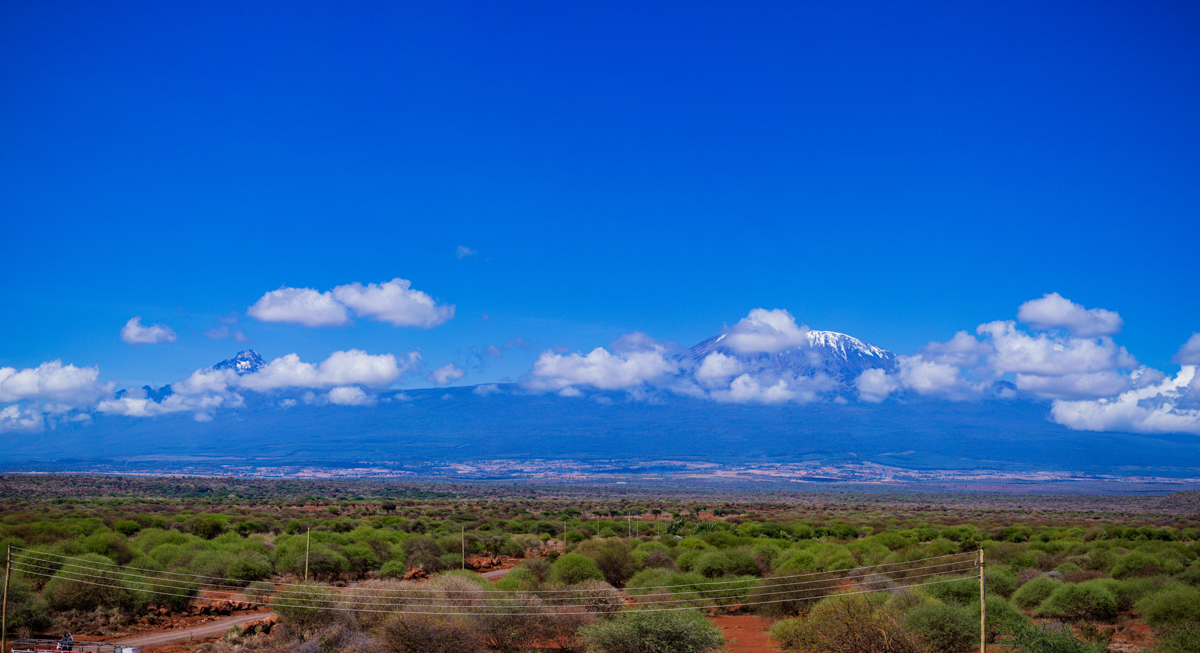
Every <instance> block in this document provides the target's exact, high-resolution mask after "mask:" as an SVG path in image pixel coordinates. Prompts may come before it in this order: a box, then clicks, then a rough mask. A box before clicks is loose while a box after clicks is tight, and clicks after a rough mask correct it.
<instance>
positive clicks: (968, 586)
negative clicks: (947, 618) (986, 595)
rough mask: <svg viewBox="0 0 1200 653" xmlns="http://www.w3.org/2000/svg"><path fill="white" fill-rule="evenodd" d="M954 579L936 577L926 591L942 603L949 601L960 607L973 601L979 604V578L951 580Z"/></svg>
mask: <svg viewBox="0 0 1200 653" xmlns="http://www.w3.org/2000/svg"><path fill="white" fill-rule="evenodd" d="M952 578H953V576H934V577H933V578H931V579H929V580H930V581H931V582H929V584H927V585H926V586H925V591H926V592H928V593H929V595H930V596H932V597H933V598H935V599H940V600H942V601H949V602H951V603H958V604H960V605H967V604H970V603H971V602H972V601H974V602H975V603H979V579H978V578H963V579H960V580H951V579H952ZM939 581H949V582H939ZM985 587H986V585H985Z"/></svg>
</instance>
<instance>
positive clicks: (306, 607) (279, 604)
mask: <svg viewBox="0 0 1200 653" xmlns="http://www.w3.org/2000/svg"><path fill="white" fill-rule="evenodd" d="M26 573H33V572H26ZM33 575H35V576H44V577H47V578H49V577H51V575H50V574H40V573H33ZM938 575H940V574H938ZM68 580H70V581H71V582H75V583H83V584H86V585H94V586H97V587H105V588H109V589H130V588H128V587H125V586H124V585H107V584H104V583H93V582H91V581H85V580H78V579H68ZM962 580H964V579H963V578H950V579H946V580H940V581H928V582H925V583H913V584H910V585H901V586H898V587H885V588H878V589H866V590H860V591H855V592H835V593H833V594H823V595H820V596H813V597H801V598H788V599H775V600H771V601H745V602H740V603H738V605H742V606H747V605H768V604H772V603H788V602H791V601H819V600H821V599H826V598H830V597H835V596H849V595H855V594H870V593H874V592H893V591H896V590H900V589H905V588H909V587H924V586H926V585H938V584H941V583H954V582H959V581H962ZM140 591H143V592H146V593H148V594H157V595H161V596H174V597H179V598H188V599H190V598H193V597H191V596H188V595H185V594H172V593H168V592H156V591H154V590H140ZM534 598H536V597H534ZM205 600H212V599H205ZM292 600H295V599H292ZM513 600H514V602H519V601H520V598H519V597H518V598H515V599H513ZM314 601H315V600H314ZM243 603H249V604H251V605H260V606H264V607H275V608H296V609H302V610H336V611H340V612H365V613H374V614H416V615H447V616H499V617H529V616H545V615H555V616H558V615H580V614H593V613H608V614H614V613H618V612H620V610H597V611H594V612H593V611H588V610H581V611H570V612H555V611H548V610H539V611H536V612H483V611H480V610H479V609H476V610H475V611H472V612H446V611H444V610H438V611H436V612H430V611H417V610H370V609H365V608H347V607H342V606H337V605H329V606H317V605H293V604H288V603H282V602H275V603H266V602H262V601H243ZM454 607H458V606H454ZM572 607H583V606H578V605H576V606H572ZM602 607H609V605H608V604H604V605H603V606H602ZM705 607H709V606H686V607H678V608H638V609H636V610H633V612H674V611H679V610H699V609H703V608H705Z"/></svg>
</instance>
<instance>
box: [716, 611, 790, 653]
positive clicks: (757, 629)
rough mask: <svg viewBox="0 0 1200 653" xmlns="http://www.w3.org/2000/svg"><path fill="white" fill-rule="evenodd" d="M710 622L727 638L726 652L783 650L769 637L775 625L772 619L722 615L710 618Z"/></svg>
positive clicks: (775, 651)
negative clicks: (770, 629) (772, 626)
mask: <svg viewBox="0 0 1200 653" xmlns="http://www.w3.org/2000/svg"><path fill="white" fill-rule="evenodd" d="M709 621H711V622H712V623H713V625H715V626H716V627H717V628H720V629H721V634H722V635H724V636H725V650H726V651H729V653H778V651H781V650H783V649H781V648H779V646H777V645H776V643H775V640H773V639H771V637H770V636H769V635H767V629H769V628H770V627H771V624H772V623H774V622H772V621H771V620H770V619H764V618H762V617H756V616H753V615H722V616H719V617H710V618H709Z"/></svg>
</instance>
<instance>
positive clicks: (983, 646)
mask: <svg viewBox="0 0 1200 653" xmlns="http://www.w3.org/2000/svg"><path fill="white" fill-rule="evenodd" d="M979 653H987V599H986V597H985V596H984V592H983V547H982V546H981V547H979Z"/></svg>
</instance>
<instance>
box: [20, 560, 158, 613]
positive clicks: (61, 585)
mask: <svg viewBox="0 0 1200 653" xmlns="http://www.w3.org/2000/svg"><path fill="white" fill-rule="evenodd" d="M71 565H72V566H69V567H68V566H66V565H64V566H63V568H62V569H60V570H59V571H58V573H56V574H54V577H53V578H51V579H50V581H49V582H47V583H46V587H45V589H44V590H43V591H42V597H43V598H44V599H45V600H46V603H47V604H49V606H50V608H51V609H53V610H94V609H96V608H98V607H101V606H104V607H118V608H121V609H124V610H130V609H132V608H133V607H134V605H135V603H136V602H137V597H135V596H134V593H133V591H132V590H130V589H129V588H128V587H126V586H125V583H124V581H125V580H126V579H127V578H128V576H126V575H125V574H124V573H123V572H121V571H120V570H118V569H117V568H115V567H113V566H112V565H113V561H112V560H110V559H108V558H106V557H104V556H102V555H98V554H95V553H85V554H84V555H82V556H80V557H79V559H77V560H73V561H72V562H71Z"/></svg>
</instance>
